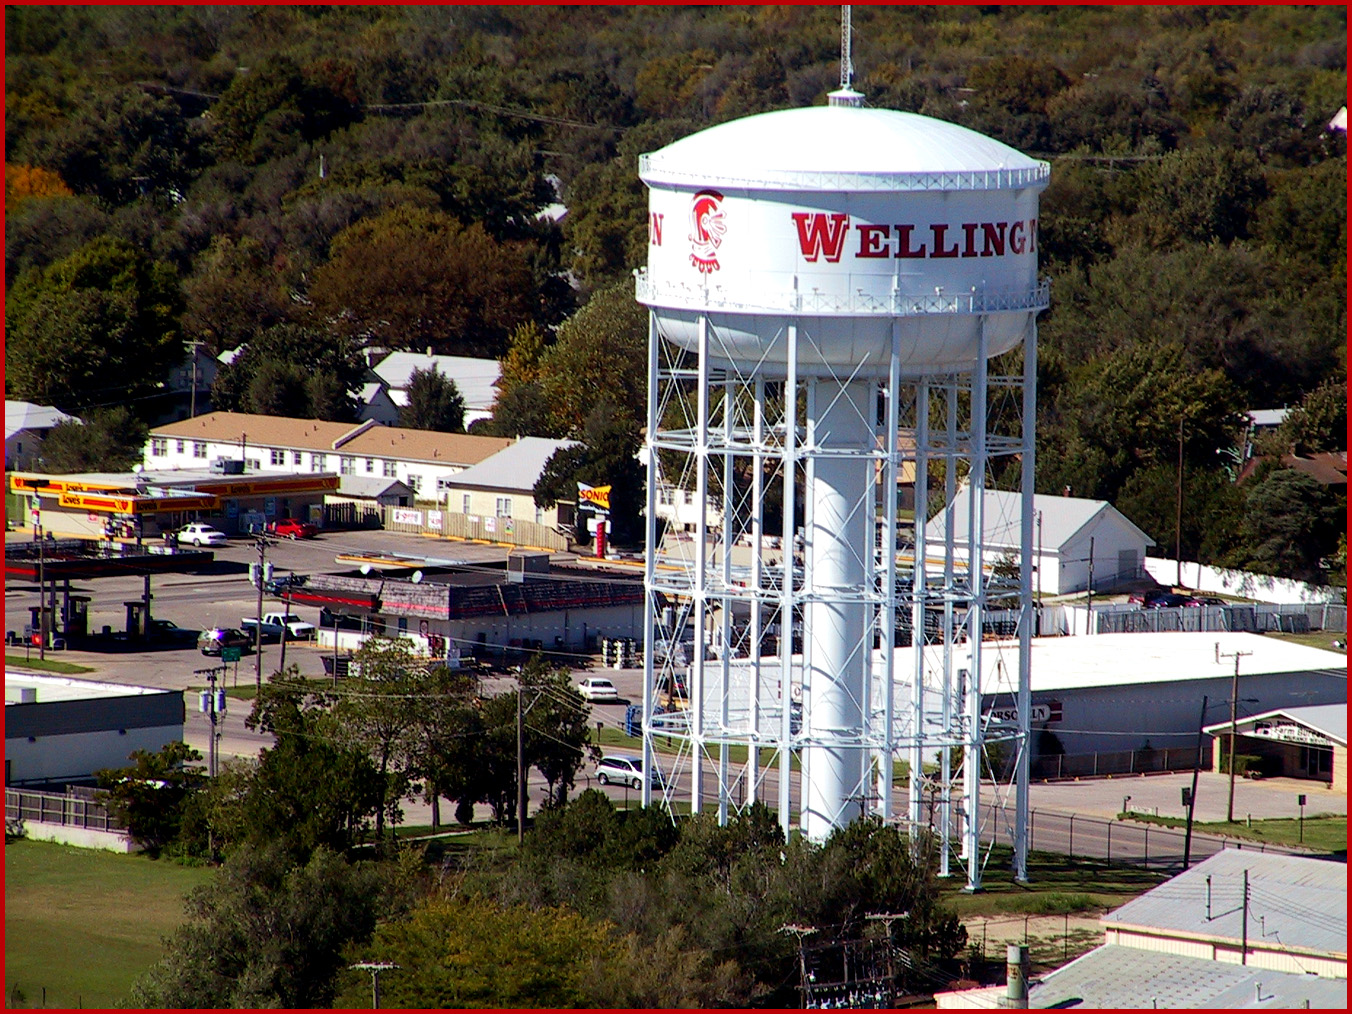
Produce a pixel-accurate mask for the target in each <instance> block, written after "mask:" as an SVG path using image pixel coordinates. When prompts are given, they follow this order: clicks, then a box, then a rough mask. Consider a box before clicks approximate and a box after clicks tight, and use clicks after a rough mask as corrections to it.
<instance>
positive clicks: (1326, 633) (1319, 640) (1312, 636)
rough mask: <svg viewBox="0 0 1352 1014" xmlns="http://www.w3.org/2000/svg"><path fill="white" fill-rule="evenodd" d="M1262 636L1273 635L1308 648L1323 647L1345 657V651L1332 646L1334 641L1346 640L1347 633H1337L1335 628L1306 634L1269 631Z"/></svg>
mask: <svg viewBox="0 0 1352 1014" xmlns="http://www.w3.org/2000/svg"><path fill="white" fill-rule="evenodd" d="M1263 636H1264V637H1273V638H1276V639H1277V640H1279V641H1290V642H1291V643H1292V644H1303V645H1305V646H1306V647H1309V648H1323V649H1324V650H1325V651H1328V652H1334V653H1336V654H1339V655H1343V656H1344V657H1346V652H1344V651H1343V650H1341V649H1339V648H1335V647H1334V646H1333V642H1334V641H1346V640H1347V635H1346V634H1343V633H1339V632H1338V631H1336V630H1311V631H1310V632H1309V633H1308V634H1284V633H1277V632H1276V631H1269V632H1268V633H1266V634H1264V635H1263Z"/></svg>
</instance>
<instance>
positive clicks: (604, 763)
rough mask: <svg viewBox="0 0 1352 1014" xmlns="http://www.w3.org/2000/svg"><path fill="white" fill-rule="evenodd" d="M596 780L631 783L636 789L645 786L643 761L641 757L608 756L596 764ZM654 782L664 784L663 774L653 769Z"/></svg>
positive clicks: (618, 783)
mask: <svg viewBox="0 0 1352 1014" xmlns="http://www.w3.org/2000/svg"><path fill="white" fill-rule="evenodd" d="M596 780H597V781H598V782H600V783H601V784H602V785H610V784H611V783H612V782H614V783H615V784H617V785H629V786H632V787H633V788H635V789H641V788H643V761H642V759H641V758H639V757H620V756H606V757H602V758H601V763H599V764H597V765H596ZM652 783H653V785H654V786H660V785H661V784H662V776H661V774H660V772H658V771H657V770H656V769H654V770H653V775H652Z"/></svg>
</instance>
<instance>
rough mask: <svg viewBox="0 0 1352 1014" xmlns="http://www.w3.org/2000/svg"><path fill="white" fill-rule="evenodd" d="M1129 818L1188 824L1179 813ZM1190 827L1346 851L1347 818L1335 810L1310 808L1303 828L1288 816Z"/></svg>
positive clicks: (1200, 823) (1320, 849)
mask: <svg viewBox="0 0 1352 1014" xmlns="http://www.w3.org/2000/svg"><path fill="white" fill-rule="evenodd" d="M1128 819H1130V820H1136V821H1141V822H1143V823H1148V824H1160V825H1163V826H1164V827H1187V824H1188V822H1187V821H1186V820H1184V819H1183V818H1182V817H1154V816H1150V815H1148V814H1141V813H1133V814H1131V815H1130V817H1129V818H1128ZM1192 829H1193V831H1194V832H1196V833H1197V834H1214V835H1225V836H1226V837H1229V838H1245V839H1251V840H1253V841H1262V842H1269V843H1271V844H1273V845H1303V846H1304V847H1305V848H1308V849H1313V850H1315V851H1316V852H1329V853H1333V854H1341V855H1342V856H1344V857H1345V856H1346V855H1347V818H1346V817H1343V816H1341V815H1338V814H1319V815H1315V814H1314V813H1313V812H1312V813H1311V814H1310V815H1309V816H1307V817H1306V818H1305V826H1304V829H1303V831H1302V828H1301V822H1300V821H1299V820H1297V819H1293V818H1289V817H1281V818H1272V819H1270V820H1255V821H1254V822H1253V823H1251V824H1246V823H1245V822H1244V821H1242V820H1237V821H1234V822H1233V823H1229V822H1227V821H1224V820H1217V821H1211V822H1203V821H1196V822H1194V823H1193V825H1192Z"/></svg>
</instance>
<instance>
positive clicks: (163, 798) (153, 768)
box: [95, 741, 206, 858]
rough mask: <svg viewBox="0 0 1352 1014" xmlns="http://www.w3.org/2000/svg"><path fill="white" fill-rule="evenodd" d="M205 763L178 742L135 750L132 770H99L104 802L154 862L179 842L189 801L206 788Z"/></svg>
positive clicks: (196, 753)
mask: <svg viewBox="0 0 1352 1014" xmlns="http://www.w3.org/2000/svg"><path fill="white" fill-rule="evenodd" d="M201 759H202V755H201V754H200V753H198V752H197V751H196V750H194V749H193V748H192V747H190V746H188V745H187V744H186V743H183V742H180V741H175V742H172V743H166V744H165V745H164V746H163V747H161V748H160V750H159V751H158V752H157V753H151V752H150V751H148V750H133V751H132V752H131V760H132V761H134V762H135V763H134V765H133V766H132V767H131V768H108V769H104V770H102V771H96V772H95V776H96V777H97V778H98V781H99V788H100V789H102V790H103V792H102V793H101V794H100V796H99V799H100V801H102V802H103V803H105V804H106V805H107V807H108V811H109V813H111V814H113V815H114V816H115V817H117V818H119V819H120V820H122V821H123V822H124V823H125V824H126V827H127V833H128V834H129V835H130V836H131V839H132V841H134V842H136V844H138V845H140V846H141V847H142V848H143V849H145V851H146V853H147V854H148V855H149V856H151V857H152V858H156V857H158V856H159V854H160V852H162V851H163V850H164V849H166V848H167V847H169V846H170V845H171V844H173V843H174V841H175V840H176V839H177V838H178V836H179V830H180V828H181V826H182V823H183V814H184V808H185V806H186V805H187V802H188V799H189V797H190V796H191V795H192V794H194V793H196V792H198V791H200V790H201V789H202V787H203V786H204V785H205V784H206V775H205V774H204V772H203V770H202V767H201V765H200V764H199V763H198V762H199V761H200V760H201Z"/></svg>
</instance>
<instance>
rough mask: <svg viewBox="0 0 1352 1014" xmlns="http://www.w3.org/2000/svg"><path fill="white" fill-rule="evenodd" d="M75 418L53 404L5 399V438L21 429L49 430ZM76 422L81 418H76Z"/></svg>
mask: <svg viewBox="0 0 1352 1014" xmlns="http://www.w3.org/2000/svg"><path fill="white" fill-rule="evenodd" d="M68 419H75V416H73V415H67V414H66V413H65V412H62V411H61V410H60V409H59V408H53V407H52V406H51V405H34V404H33V403H32V402H31V401H10V400H9V399H8V398H6V399H5V439H6V440H8V439H9V438H10V437H12V436H14V434H15V433H18V432H19V431H20V430H49V429H51V428H52V427H53V426H55V425H56V424H57V423H59V422H65V421H66V420H68ZM75 421H76V422H79V421H80V420H78V419H75Z"/></svg>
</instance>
